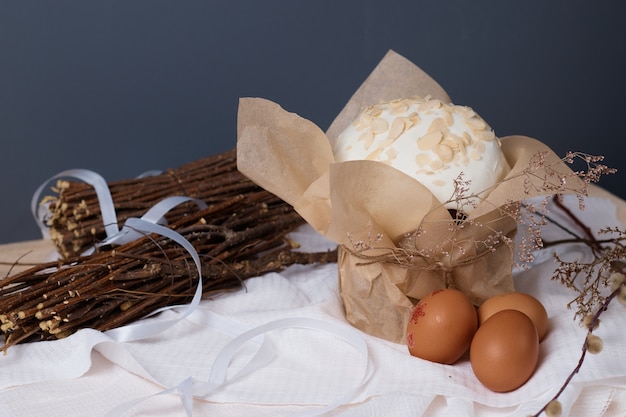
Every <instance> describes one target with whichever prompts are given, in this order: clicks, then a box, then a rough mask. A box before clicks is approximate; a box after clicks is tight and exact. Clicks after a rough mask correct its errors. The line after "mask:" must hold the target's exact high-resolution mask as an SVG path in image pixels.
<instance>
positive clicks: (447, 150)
mask: <svg viewBox="0 0 626 417" xmlns="http://www.w3.org/2000/svg"><path fill="white" fill-rule="evenodd" d="M435 153H436V154H437V156H439V158H441V160H442V161H443V162H450V161H452V158H454V152H453V151H452V148H451V147H449V146H447V145H444V144H441V143H440V144H439V145H437V147H436V148H435Z"/></svg>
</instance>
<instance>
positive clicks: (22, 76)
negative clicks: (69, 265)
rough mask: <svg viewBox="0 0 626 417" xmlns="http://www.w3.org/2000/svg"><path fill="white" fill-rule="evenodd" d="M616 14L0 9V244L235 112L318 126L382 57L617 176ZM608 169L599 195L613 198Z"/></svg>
mask: <svg viewBox="0 0 626 417" xmlns="http://www.w3.org/2000/svg"><path fill="white" fill-rule="evenodd" d="M624 4H626V3H624V2H623V1H620V0H614V1H610V0H594V1H592V0H589V1H582V0H551V1H546V0H534V1H516V2H512V1H496V0H493V1H487V0H479V1H463V0H448V1H439V2H435V1H422V0H411V1H401V0H395V1H394V0H390V1H370V0H366V1H338V0H317V1H276V0H263V1H260V0H256V1H255V0H246V1H242V0H235V1H227V0H223V1H208V0H207V1H194V0H191V1H164V0H143V1H133V0H123V1H85V0H76V1H64V0H60V1H54V2H52V1H8V0H0V198H2V201H1V205H0V243H2V242H10V241H16V240H24V239H34V238H38V237H39V233H38V230H37V228H36V226H35V224H34V222H33V221H32V219H31V217H30V212H29V203H30V197H31V194H32V193H33V191H34V190H35V189H36V188H37V186H39V184H40V183H41V182H42V181H44V180H45V179H46V178H48V177H50V176H51V175H53V174H55V173H57V172H59V171H62V170H65V169H69V168H88V169H92V170H95V171H97V172H99V173H101V174H102V175H103V176H104V177H105V178H106V179H107V180H110V181H113V180H117V179H123V178H129V177H133V176H135V175H137V174H139V173H141V172H143V171H146V170H148V169H164V168H168V167H177V166H179V165H182V164H183V163H186V162H189V161H192V160H195V159H198V158H201V157H204V156H208V155H211V154H214V153H217V152H221V151H225V150H228V149H231V148H233V147H234V146H235V140H236V138H235V123H236V110H237V101H238V98H239V97H242V96H260V97H265V98H269V99H271V100H274V101H277V102H278V103H280V104H281V105H282V106H283V107H285V108H286V109H288V110H290V111H294V112H297V113H299V114H301V115H302V116H304V117H307V118H309V119H311V120H313V121H314V122H316V123H317V124H318V125H319V126H321V127H322V128H326V127H327V126H328V125H329V124H330V122H331V121H332V119H333V117H334V116H335V115H336V114H337V113H338V112H339V110H340V109H341V108H342V106H343V105H344V103H345V102H346V101H347V99H348V98H349V97H350V95H351V94H352V92H353V91H354V90H355V89H356V88H357V87H358V86H359V85H360V84H361V82H362V81H363V80H364V78H365V77H366V76H367V74H369V72H370V71H371V70H372V69H373V68H374V66H375V65H376V64H377V63H378V61H379V60H380V59H381V58H382V56H383V55H384V54H385V52H386V51H387V50H388V49H394V50H396V51H397V52H399V53H400V54H402V55H404V56H406V57H407V58H409V59H410V60H412V61H413V62H414V63H416V64H417V65H419V66H420V67H421V68H422V69H424V70H425V71H426V72H428V73H429V74H430V75H431V76H432V77H433V78H435V79H436V80H437V81H438V82H439V83H440V84H441V85H442V86H443V87H444V88H445V89H446V90H447V91H448V92H449V94H450V95H451V96H452V98H453V100H454V101H455V102H457V103H459V104H465V105H469V106H471V107H473V108H474V109H476V110H477V111H478V112H479V113H480V114H481V115H482V116H483V117H484V118H485V119H486V120H487V121H488V122H489V123H490V124H491V125H492V127H493V128H494V129H495V131H496V133H497V134H498V135H499V136H505V135H510V134H524V135H529V136H533V137H535V138H538V139H540V140H542V141H544V142H545V143H547V144H549V145H550V146H551V147H552V148H553V149H554V150H555V151H556V152H557V153H559V154H564V153H565V151H567V150H570V149H571V150H580V151H586V152H588V153H592V154H602V155H605V156H606V157H607V163H608V164H609V165H612V166H615V167H617V168H618V169H619V168H621V167H625V168H626V164H625V163H624V161H623V158H624V146H623V144H622V143H623V142H624V140H625V139H626V133H625V132H624V113H625V110H626V106H625V105H624V96H625V93H626V85H625V82H624V74H626V64H625V63H624V58H625V53H626V30H625V29H624V22H626V13H625V7H624V6H623V5H624ZM624 175H626V174H625V173H623V172H620V173H618V174H617V175H615V176H612V177H607V178H605V180H603V181H602V185H603V186H604V187H605V188H607V189H609V190H610V191H612V192H614V193H616V194H618V195H620V196H621V197H626V188H625V187H624V186H622V183H623V182H624V179H625V178H626V177H624Z"/></svg>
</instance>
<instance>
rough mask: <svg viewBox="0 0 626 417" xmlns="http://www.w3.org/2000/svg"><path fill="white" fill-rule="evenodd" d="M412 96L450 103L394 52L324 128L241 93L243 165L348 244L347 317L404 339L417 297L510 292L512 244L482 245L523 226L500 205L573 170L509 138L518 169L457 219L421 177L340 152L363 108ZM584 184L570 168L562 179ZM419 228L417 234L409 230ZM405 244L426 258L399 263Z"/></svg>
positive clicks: (344, 267) (344, 249)
mask: <svg viewBox="0 0 626 417" xmlns="http://www.w3.org/2000/svg"><path fill="white" fill-rule="evenodd" d="M415 95H418V96H422V97H423V96H426V95H431V96H432V97H435V98H439V99H441V100H443V101H446V102H450V101H451V100H450V98H449V97H448V95H447V94H446V92H445V91H444V90H443V89H442V88H441V87H440V86H439V85H438V84H437V83H436V82H435V81H434V80H432V79H431V78H430V77H429V76H428V75H427V74H426V73H424V72H423V71H422V70H420V69H419V68H418V67H416V66H415V65H413V64H412V63H411V62H409V61H408V60H406V59H405V58H403V57H401V56H400V55H398V54H396V53H394V52H392V51H390V52H389V53H387V55H386V56H385V57H384V58H383V60H382V61H381V62H380V63H379V65H378V66H377V67H376V68H375V69H374V71H373V72H372V74H370V76H369V77H368V78H367V79H366V80H365V82H364V83H363V84H362V85H361V87H360V88H359V89H358V90H357V91H356V93H355V94H354V95H353V97H352V98H351V99H350V101H349V102H348V103H347V105H346V106H345V108H344V109H343V110H342V111H341V113H340V114H339V115H338V116H337V118H336V119H335V120H334V121H333V123H332V125H331V126H330V128H329V129H328V131H327V133H324V132H323V131H322V130H321V129H320V128H319V127H317V126H316V125H315V124H314V123H312V122H311V121H309V120H306V119H304V118H302V117H300V116H298V115H297V114H294V113H289V112H287V111H285V110H284V109H282V108H281V107H280V106H279V105H277V104H275V103H273V102H271V101H268V100H265V99H260V98H244V99H241V101H240V105H239V115H238V142H237V160H238V168H239V170H240V171H241V172H243V173H244V174H245V175H246V176H248V177H249V178H251V179H252V180H253V181H254V182H256V183H257V184H259V185H260V186H261V187H263V188H265V189H266V190H268V191H270V192H272V193H274V194H276V195H277V196H279V197H280V198H282V199H283V200H285V201H286V202H287V203H289V204H291V205H293V206H294V208H295V209H296V211H297V212H298V213H299V214H300V215H301V216H302V217H303V218H304V219H305V220H306V221H307V222H308V223H309V224H311V225H312V226H313V227H314V228H315V229H316V230H318V231H319V232H320V233H322V234H323V235H325V236H326V237H328V238H329V239H332V240H333V241H335V242H337V243H338V244H339V245H340V257H339V261H338V268H339V285H340V293H341V296H342V299H343V302H344V306H345V310H346V316H347V319H348V320H349V321H350V322H351V323H352V324H353V325H355V326H356V327H357V328H359V329H361V330H363V331H365V332H367V333H369V334H371V335H374V336H377V337H381V338H384V339H387V340H391V341H394V342H400V343H404V333H405V329H406V324H407V322H408V319H409V317H410V312H411V309H412V308H413V305H414V302H415V301H416V300H418V299H420V298H422V297H424V296H425V295H427V294H429V293H430V292H432V291H433V290H435V289H437V288H442V287H443V286H444V285H446V284H449V285H453V286H454V287H456V288H458V289H460V290H462V291H463V292H465V293H466V294H467V295H468V296H469V297H470V298H471V299H472V300H473V301H474V302H475V303H476V304H480V303H481V302H482V301H483V300H484V299H485V298H487V297H489V296H492V295H495V294H498V293H502V292H504V291H510V290H513V281H512V276H511V269H512V262H513V248H511V247H510V246H507V245H505V244H492V245H489V246H490V247H491V248H495V251H494V250H490V249H488V247H487V246H485V245H481V244H476V242H482V241H484V240H489V239H491V238H492V236H493V235H494V233H496V232H501V233H502V234H503V235H505V236H508V237H513V235H514V234H515V232H516V223H515V221H514V220H513V219H512V218H511V217H508V216H503V215H502V213H501V211H500V210H499V208H500V207H502V206H504V205H506V204H511V203H516V202H519V201H521V200H523V199H526V198H529V197H533V196H536V195H538V194H547V193H549V190H546V189H545V187H544V181H545V179H546V178H547V177H549V178H553V179H554V178H557V177H558V176H559V175H563V176H567V175H571V174H572V173H571V170H570V169H569V168H568V167H567V166H566V165H565V164H563V163H562V162H561V161H560V158H559V157H557V156H556V155H555V154H554V153H553V152H552V151H551V150H550V149H549V148H548V147H546V146H545V145H543V144H542V143H541V142H539V141H537V140H534V139H531V138H528V137H523V136H510V137H506V138H501V141H502V150H503V152H504V154H505V156H506V158H507V161H508V163H509V165H510V166H511V171H510V172H509V174H508V175H507V177H506V178H505V180H503V181H502V182H500V183H499V184H498V185H497V186H496V187H495V188H494V189H493V190H491V192H490V193H489V194H488V196H487V198H486V200H485V201H483V202H482V203H480V204H479V205H478V207H476V208H475V209H474V210H473V211H472V212H471V214H470V216H469V217H468V220H472V221H468V220H466V221H465V225H466V226H465V227H463V228H458V227H457V228H451V227H450V226H451V223H452V222H454V219H453V218H452V217H451V215H450V213H449V212H448V210H446V209H445V208H444V207H443V206H442V205H441V203H440V202H439V201H437V200H436V198H435V197H434V196H433V195H432V193H431V192H430V191H429V190H428V189H427V188H425V187H424V186H422V185H421V184H420V183H419V182H418V181H416V180H415V179H413V178H411V177H409V176H408V175H406V174H404V173H402V172H400V171H398V170H396V169H394V168H392V167H390V166H388V165H385V164H384V163H380V162H374V161H349V162H341V163H336V162H335V161H334V157H333V153H332V143H333V141H334V140H335V139H336V138H337V136H338V135H339V134H340V133H341V132H342V131H343V130H344V128H345V127H346V126H347V125H348V124H349V123H351V122H352V121H353V120H354V118H355V117H356V116H357V115H358V114H360V113H361V111H362V110H364V109H365V108H366V107H367V106H369V105H372V104H377V103H379V102H381V101H385V100H392V99H397V98H405V97H411V96H415ZM539 153H541V155H542V158H541V160H542V162H541V164H539V166H535V167H534V171H533V174H532V175H527V174H525V173H526V172H527V169H528V168H529V166H530V165H533V164H534V165H537V164H536V163H535V159H536V156H537V155H538V154H539ZM543 167H549V169H544V168H543ZM581 186H582V184H581V183H580V180H579V179H578V178H577V177H575V176H571V177H570V178H569V182H568V183H567V184H566V187H565V188H567V189H570V188H575V189H578V188H580V187H581ZM418 229H419V230H420V233H419V235H418V236H417V237H416V238H411V237H410V236H408V234H410V233H411V232H413V231H416V230H418ZM451 230H454V232H451ZM451 233H453V234H451ZM407 248H408V249H410V250H411V253H413V252H416V253H418V254H425V256H414V257H405V258H404V259H403V260H402V262H396V261H394V259H395V258H394V257H395V256H396V255H397V254H401V255H402V254H405V253H406V249H407ZM390 255H391V256H390ZM377 256H383V257H385V259H386V260H387V261H379V260H377V259H379V258H377ZM389 260H391V261H389Z"/></svg>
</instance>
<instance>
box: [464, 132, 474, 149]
mask: <svg viewBox="0 0 626 417" xmlns="http://www.w3.org/2000/svg"><path fill="white" fill-rule="evenodd" d="M462 138H463V143H464V144H465V146H469V145H471V144H472V137H471V136H470V134H469V133H467V132H463V136H462Z"/></svg>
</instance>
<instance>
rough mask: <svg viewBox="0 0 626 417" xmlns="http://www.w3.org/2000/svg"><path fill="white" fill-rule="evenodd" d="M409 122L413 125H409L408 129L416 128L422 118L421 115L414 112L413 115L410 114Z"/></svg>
mask: <svg viewBox="0 0 626 417" xmlns="http://www.w3.org/2000/svg"><path fill="white" fill-rule="evenodd" d="M408 120H409V122H410V123H411V124H410V125H407V129H409V128H411V127H413V126H415V125H416V124H418V123H419V122H420V116H419V114H417V112H413V113H411V114H409V116H408Z"/></svg>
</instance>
